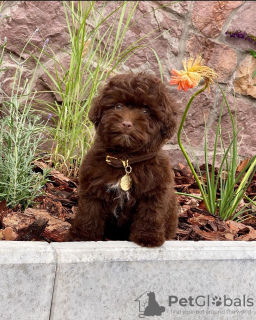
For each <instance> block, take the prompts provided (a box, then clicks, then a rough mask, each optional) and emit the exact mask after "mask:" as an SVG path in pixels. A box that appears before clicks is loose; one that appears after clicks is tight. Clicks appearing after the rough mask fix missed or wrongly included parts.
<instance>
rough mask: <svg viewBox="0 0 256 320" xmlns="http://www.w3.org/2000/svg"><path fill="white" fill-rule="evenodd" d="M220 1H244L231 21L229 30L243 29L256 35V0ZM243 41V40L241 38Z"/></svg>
mask: <svg viewBox="0 0 256 320" xmlns="http://www.w3.org/2000/svg"><path fill="white" fill-rule="evenodd" d="M220 2H233V4H235V3H238V2H244V5H243V6H242V7H240V8H239V9H238V10H237V12H236V13H235V15H234V17H233V18H232V20H231V21H230V23H229V26H228V30H237V29H238V30H242V31H246V32H247V33H252V34H253V35H255V12H256V2H255V1H220ZM241 41H242V40H241Z"/></svg>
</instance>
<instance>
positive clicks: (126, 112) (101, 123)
mask: <svg viewBox="0 0 256 320" xmlns="http://www.w3.org/2000/svg"><path fill="white" fill-rule="evenodd" d="M175 115H176V110H175V103H174V102H173V101H172V100H171V98H170V96H169V93H168V91H167V89H166V87H165V86H164V85H163V83H162V82H161V81H160V80H159V79H157V78H155V77H152V76H149V75H145V74H138V75H134V74H132V75H131V74H124V75H117V76H115V77H114V78H112V79H111V80H110V81H109V82H108V83H107V85H106V86H105V87H104V88H103V89H102V91H101V92H100V94H99V96H98V97H97V98H95V99H94V101H93V104H92V108H91V110H90V113H89V117H90V120H91V121H93V122H94V124H95V127H96V129H97V134H98V135H99V136H100V138H101V140H103V141H104V144H105V146H106V147H107V148H113V149H122V150H123V151H129V152H135V151H138V150H147V151H153V150H154V151H155V150H156V149H157V148H159V146H160V145H162V144H163V143H164V142H165V141H166V139H168V138H170V137H171V135H172V134H173V132H174V129H175V125H176V117H175Z"/></svg>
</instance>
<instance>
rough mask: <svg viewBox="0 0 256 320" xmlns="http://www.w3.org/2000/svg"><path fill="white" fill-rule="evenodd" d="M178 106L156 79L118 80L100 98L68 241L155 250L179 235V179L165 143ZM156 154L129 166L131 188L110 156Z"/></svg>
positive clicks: (95, 106) (128, 77) (92, 117)
mask: <svg viewBox="0 0 256 320" xmlns="http://www.w3.org/2000/svg"><path fill="white" fill-rule="evenodd" d="M176 114H177V104H176V103H175V102H174V101H173V99H172V98H171V96H170V94H169V92H168V90H167V88H166V87H165V85H164V84H163V83H162V82H161V81H160V80H159V79H158V78H155V77H154V76H151V75H148V74H145V73H139V74H137V75H135V74H119V75H116V76H114V77H113V78H112V79H110V80H109V82H108V83H107V84H106V85H105V86H104V87H103V88H102V89H101V91H100V93H99V95H98V96H97V97H96V98H95V99H94V101H93V104H92V107H91V109H90V112H89V118H90V120H91V121H92V122H93V123H94V125H95V128H96V138H95V142H94V144H93V146H92V147H91V148H90V150H89V151H88V153H87V154H86V156H85V158H84V160H83V162H82V165H81V167H80V173H79V202H78V211H77V214H76V216H75V218H74V220H73V223H72V226H71V229H70V235H69V240H75V241H98V240H104V239H112V240H130V241H133V242H135V243H137V244H139V245H141V246H146V247H155V246H160V245H162V244H163V243H164V242H165V240H167V239H171V238H173V237H174V236H175V234H176V228H177V221H178V214H177V200H176V197H175V193H174V177H173V172H172V168H171V164H170V160H169V157H168V156H167V155H166V153H165V152H164V151H162V148H161V147H162V146H163V145H164V144H165V143H166V141H167V140H168V139H169V138H171V136H172V135H173V133H174V130H175V127H176ZM152 152H155V153H156V155H155V156H154V157H152V158H151V159H149V160H145V161H139V162H137V163H134V164H132V165H131V167H132V172H131V174H130V176H131V177H132V181H133V184H132V187H131V189H130V190H129V191H123V190H121V188H120V185H119V182H120V179H121V178H122V176H124V174H125V171H124V168H122V167H120V168H115V167H113V166H110V165H109V164H108V163H107V162H106V156H112V157H115V158H118V159H122V160H126V159H132V158H134V157H138V156H143V155H145V154H148V153H152Z"/></svg>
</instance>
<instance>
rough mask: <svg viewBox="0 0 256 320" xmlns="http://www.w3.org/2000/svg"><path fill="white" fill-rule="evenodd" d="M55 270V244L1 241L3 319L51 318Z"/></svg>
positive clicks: (0, 277)
mask: <svg viewBox="0 0 256 320" xmlns="http://www.w3.org/2000/svg"><path fill="white" fill-rule="evenodd" d="M55 270H56V257H55V252H54V249H53V247H52V246H50V245H49V244H48V243H41V242H18V241H17V242H13V241H1V243H0V319H2V320H17V319H19V320H35V319H36V320H46V319H47V320H48V319H49V316H50V310H51V301H52V292H53V287H54V279H55Z"/></svg>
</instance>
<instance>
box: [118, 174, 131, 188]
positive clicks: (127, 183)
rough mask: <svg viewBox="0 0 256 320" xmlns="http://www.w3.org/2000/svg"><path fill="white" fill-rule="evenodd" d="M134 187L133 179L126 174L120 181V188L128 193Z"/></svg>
mask: <svg viewBox="0 0 256 320" xmlns="http://www.w3.org/2000/svg"><path fill="white" fill-rule="evenodd" d="M131 186H132V178H131V177H130V176H129V175H128V174H126V175H125V176H123V177H122V178H121V180H120V187H121V189H122V190H123V191H128V190H129V189H130V188H131Z"/></svg>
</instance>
